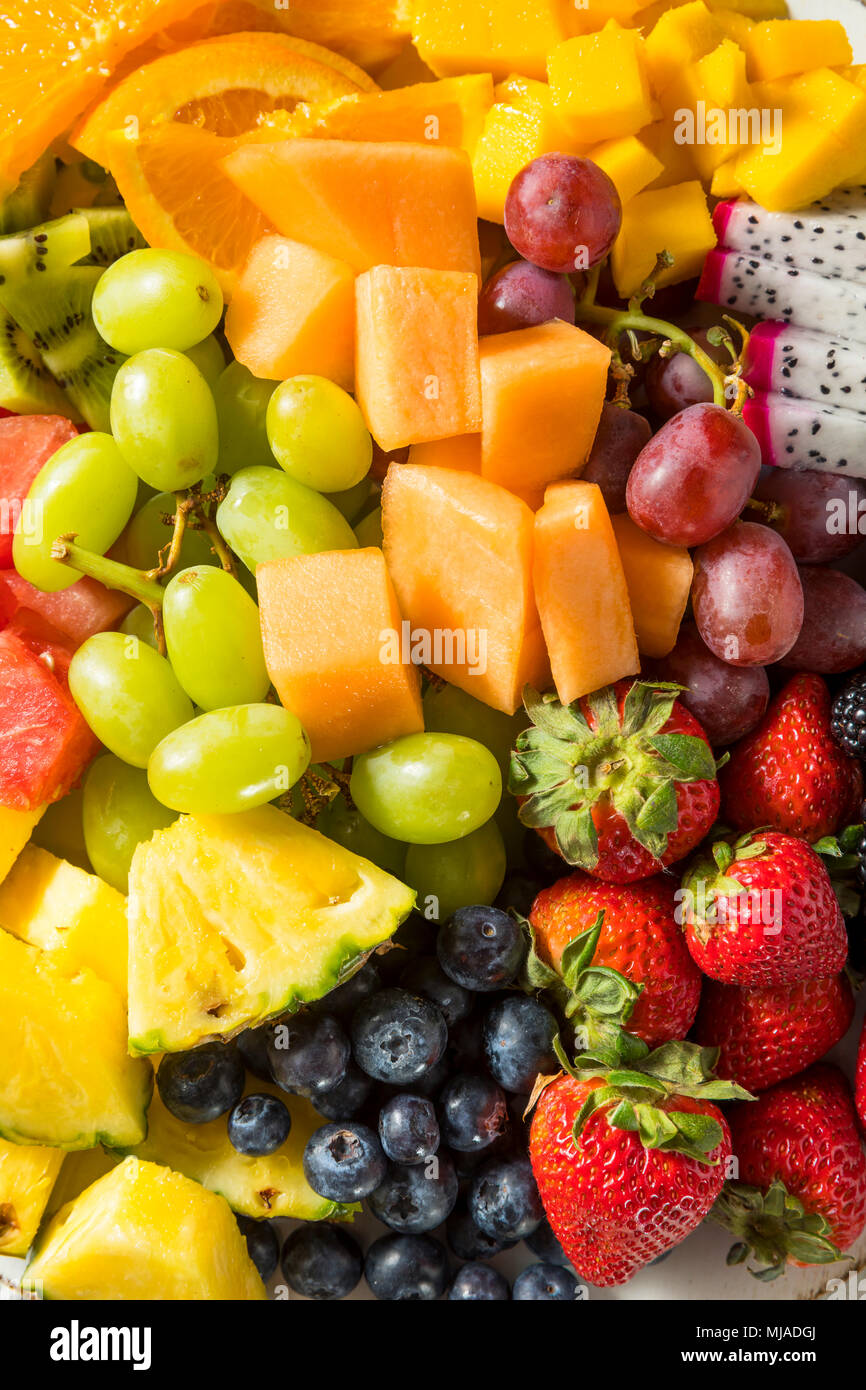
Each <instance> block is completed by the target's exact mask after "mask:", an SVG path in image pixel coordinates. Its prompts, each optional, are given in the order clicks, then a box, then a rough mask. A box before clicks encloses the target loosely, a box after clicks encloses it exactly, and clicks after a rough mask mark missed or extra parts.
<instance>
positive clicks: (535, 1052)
mask: <svg viewBox="0 0 866 1390" xmlns="http://www.w3.org/2000/svg"><path fill="white" fill-rule="evenodd" d="M557 1031H558V1025H557V1022H556V1019H555V1018H554V1017H553V1014H552V1013H550V1011H549V1010H548V1009H545V1007H544V1005H543V1004H539V1002H538V1000H537V999H531V998H530V997H529V995H526V994H514V995H510V996H509V997H508V998H506V999H500V1000H497V1002H496V1003H495V1004H493V1005H492V1006H491V1007H490V1009H489V1010H488V1012H487V1016H486V1017H485V1020H484V1033H483V1037H484V1055H485V1058H486V1061H487V1065H488V1067H489V1068H490V1071H491V1073H492V1075H493V1076H495V1077H496V1080H497V1081H498V1082H499V1084H500V1086H504V1087H505V1089H506V1091H519V1092H522V1093H523V1094H524V1095H525V1094H528V1093H529V1092H530V1091H531V1090H532V1087H533V1086H534V1085H535V1078H536V1076H538V1074H539V1072H543V1073H544V1074H545V1075H549V1074H550V1073H551V1072H553V1071H556V1070H557V1061H556V1053H555V1052H554V1050H553V1039H554V1038H555V1037H556V1034H557Z"/></svg>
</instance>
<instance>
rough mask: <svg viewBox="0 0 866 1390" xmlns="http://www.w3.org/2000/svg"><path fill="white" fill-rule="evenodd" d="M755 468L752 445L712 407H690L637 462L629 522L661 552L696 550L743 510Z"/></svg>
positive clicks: (746, 433)
mask: <svg viewBox="0 0 866 1390" xmlns="http://www.w3.org/2000/svg"><path fill="white" fill-rule="evenodd" d="M760 469H761V450H760V447H759V445H758V441H757V439H756V438H755V436H754V435H753V434H752V431H751V430H750V429H749V428H748V426H747V425H744V424H743V422H742V420H741V419H740V418H739V417H738V416H736V415H732V414H731V412H730V411H729V410H723V409H722V407H721V406H719V405H706V404H701V405H690V406H689V407H688V408H687V409H686V410H681V411H680V413H679V415H675V416H674V417H673V419H672V420H668V422H667V424H666V425H662V427H661V429H660V430H659V432H658V434H656V435H654V436H653V438H652V439H651V440H650V442H649V444H647V446H646V448H645V449H642V450H641V452H640V454H639V455H638V458H637V461H636V463H635V465H634V468H633V469H632V471H631V476H630V478H629V480H628V489H627V492H626V500H627V502H628V510H629V513H630V515H631V518H632V520H633V521H636V522H637V524H638V526H640V527H641V528H642V529H643V530H644V531H646V532H647V533H648V534H649V535H650V536H654V537H655V539H656V540H658V541H664V542H665V543H666V544H667V545H686V546H692V545H702V544H703V543H704V542H705V541H709V540H712V538H713V536H718V535H719V534H720V533H721V532H722V531H724V529H725V527H726V526H730V524H731V522H732V521H733V520H734V518H735V517H737V516H739V514H740V512H741V511H742V509H743V507H744V505H745V503H746V501H747V499H748V497H749V494H750V493H751V491H752V488H753V487H754V486H755V482H756V481H757V478H758V474H759V472H760Z"/></svg>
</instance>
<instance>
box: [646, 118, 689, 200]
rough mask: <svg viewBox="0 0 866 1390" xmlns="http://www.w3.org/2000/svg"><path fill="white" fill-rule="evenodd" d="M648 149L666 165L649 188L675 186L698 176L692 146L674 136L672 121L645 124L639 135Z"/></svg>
mask: <svg viewBox="0 0 866 1390" xmlns="http://www.w3.org/2000/svg"><path fill="white" fill-rule="evenodd" d="M639 138H640V140H641V142H642V143H643V144H644V145H646V147H647V149H648V150H649V151H650V152H651V153H652V154H653V155H655V157H656V159H658V160H660V161H661V163H662V165H663V166H664V167H663V169H662V172H661V173H660V174H659V175H658V177H657V178H655V179H653V181H652V183H651V184H650V185H649V188H651V189H653V188H673V187H674V185H675V184H678V183H689V182H690V181H691V180H692V179H694V178H697V173H698V171H697V166H696V165H695V161H694V159H693V158H692V147H691V146H690V145H686V144H680V143H679V142H678V141H677V140H676V139H675V138H674V127H673V124H672V122H671V121H655V122H654V123H653V124H652V125H648V126H645V127H644V129H643V130H642V131H641V132H640V136H639Z"/></svg>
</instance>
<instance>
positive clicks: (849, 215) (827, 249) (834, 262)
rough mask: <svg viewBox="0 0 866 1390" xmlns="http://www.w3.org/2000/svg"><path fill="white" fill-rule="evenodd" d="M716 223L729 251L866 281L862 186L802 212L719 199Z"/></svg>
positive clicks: (865, 217)
mask: <svg viewBox="0 0 866 1390" xmlns="http://www.w3.org/2000/svg"><path fill="white" fill-rule="evenodd" d="M858 194H859V196H858ZM713 226H714V227H715V230H716V236H717V238H718V242H719V246H721V247H724V249H725V250H728V251H739V252H742V253H743V254H744V255H747V256H758V257H760V259H761V260H765V261H775V262H776V263H777V264H778V265H781V266H786V267H788V266H796V267H797V269H798V270H811V271H814V272H815V274H817V275H827V276H830V277H831V278H832V279H841V280H854V281H858V282H859V283H861V284H864V283H866V198H864V197H863V196H862V190H859V189H846V190H844V191H843V192H842V193H841V194H836V193H834V194H831V196H830V197H828V198H824V199H822V201H821V202H819V203H812V204H811V205H810V206H809V207H808V208H805V209H804V210H803V211H802V212H768V211H767V209H766V208H762V207H760V206H759V205H758V204H757V203H751V202H749V201H748V200H746V199H743V200H742V201H737V200H736V199H729V200H728V201H726V202H723V203H717V204H716V208H715V211H714V212H713Z"/></svg>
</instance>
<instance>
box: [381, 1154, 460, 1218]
mask: <svg viewBox="0 0 866 1390" xmlns="http://www.w3.org/2000/svg"><path fill="white" fill-rule="evenodd" d="M368 1201H369V1207H370V1210H371V1212H372V1213H373V1215H374V1216H376V1217H378V1219H379V1220H380V1221H382V1222H384V1224H385V1225H386V1226H390V1227H391V1230H392V1231H400V1232H401V1233H402V1234H404V1235H409V1236H416V1235H421V1234H423V1232H425V1231H434V1230H435V1229H436V1227H437V1226H441V1225H442V1222H443V1221H445V1220H446V1219H447V1218H448V1217H449V1216H450V1215H451V1213H452V1211H453V1210H454V1205H455V1203H456V1201H457V1174H456V1173H455V1171H454V1164H453V1163H452V1162H451V1159H450V1158H449V1157H448V1155H447V1154H445V1153H442V1154H437V1155H436V1156H435V1157H434V1158H432V1159H430V1160H429V1162H428V1163H425V1164H423V1165H422V1164H413V1165H411V1166H409V1165H407V1164H402V1163H394V1164H392V1165H391V1167H390V1168H389V1169H388V1172H387V1173H386V1174H385V1177H384V1179H383V1181H382V1182H381V1183H380V1184H379V1186H378V1187H377V1188H376V1191H375V1192H372V1193H371V1194H370V1197H369V1199H368Z"/></svg>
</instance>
